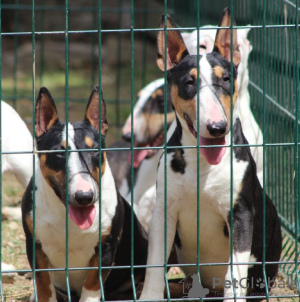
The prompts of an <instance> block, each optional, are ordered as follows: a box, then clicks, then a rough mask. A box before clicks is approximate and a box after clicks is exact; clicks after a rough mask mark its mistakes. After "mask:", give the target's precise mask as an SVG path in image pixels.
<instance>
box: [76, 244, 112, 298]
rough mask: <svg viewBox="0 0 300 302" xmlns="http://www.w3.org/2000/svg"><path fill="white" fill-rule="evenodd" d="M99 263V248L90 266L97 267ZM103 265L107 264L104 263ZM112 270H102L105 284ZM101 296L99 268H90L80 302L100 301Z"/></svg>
mask: <svg viewBox="0 0 300 302" xmlns="http://www.w3.org/2000/svg"><path fill="white" fill-rule="evenodd" d="M98 265H99V252H98V248H96V249H95V254H94V255H93V257H92V259H91V261H90V267H97V266H98ZM102 265H105V264H103V263H102ZM109 273H110V270H104V271H103V272H102V283H103V284H104V283H105V281H106V279H107V277H108V275H109ZM100 298H101V288H100V280H99V270H98V269H93V270H90V271H89V273H88V275H87V278H86V280H85V282H84V284H83V287H82V292H81V297H80V300H79V302H92V301H100Z"/></svg>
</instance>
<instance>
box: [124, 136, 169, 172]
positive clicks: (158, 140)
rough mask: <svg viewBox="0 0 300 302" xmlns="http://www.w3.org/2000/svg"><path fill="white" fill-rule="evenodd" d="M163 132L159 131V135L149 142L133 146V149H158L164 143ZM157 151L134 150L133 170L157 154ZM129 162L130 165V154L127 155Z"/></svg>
mask: <svg viewBox="0 0 300 302" xmlns="http://www.w3.org/2000/svg"><path fill="white" fill-rule="evenodd" d="M164 133H165V132H164V131H163V130H162V131H160V132H159V134H158V135H157V136H156V137H155V138H154V139H153V140H152V141H150V142H148V143H146V144H135V145H134V146H135V147H144V148H148V147H158V146H160V145H162V144H163V143H164V137H165V136H164ZM157 151H158V150H153V149H152V150H142V149H141V150H134V156H133V166H134V167H135V168H138V167H139V166H140V164H141V162H142V161H143V160H144V159H145V158H147V159H149V158H151V157H152V156H153V155H154V154H156V153H157ZM129 162H130V163H131V153H129Z"/></svg>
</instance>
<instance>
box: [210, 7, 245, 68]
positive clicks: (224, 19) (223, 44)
mask: <svg viewBox="0 0 300 302" xmlns="http://www.w3.org/2000/svg"><path fill="white" fill-rule="evenodd" d="M230 25H231V12H230V9H229V8H225V9H224V11H223V13H222V16H221V19H220V22H219V25H218V26H219V27H230ZM233 26H236V24H235V22H233ZM231 47H232V62H233V64H234V65H235V66H238V65H239V63H240V61H241V54H240V51H239V48H238V43H237V29H236V28H234V29H233V30H232V41H231V29H230V28H225V29H222V28H219V29H218V30H217V34H216V40H215V45H214V50H213V51H216V52H218V53H220V55H221V56H222V57H223V58H226V59H227V60H228V61H229V62H231Z"/></svg>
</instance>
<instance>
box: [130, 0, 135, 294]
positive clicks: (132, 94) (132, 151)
mask: <svg viewBox="0 0 300 302" xmlns="http://www.w3.org/2000/svg"><path fill="white" fill-rule="evenodd" d="M130 13H131V18H130V59H131V68H130V70H131V85H130V114H131V124H130V133H131V140H130V150H131V154H130V157H131V167H130V178H131V179H130V186H131V195H130V205H131V215H132V214H133V213H132V209H133V205H134V166H133V162H134V115H133V109H134V61H133V58H134V45H133V41H134V31H133V29H134V19H133V13H134V1H133V0H130ZM130 219H131V228H130V230H131V231H132V230H133V228H132V222H133V218H132V217H131V218H130ZM132 246H133V245H132V242H131V247H130V250H131V251H132ZM131 256H132V253H131ZM130 261H131V260H130ZM133 291H134V293H133V295H134V298H135V299H136V293H135V289H134V290H133Z"/></svg>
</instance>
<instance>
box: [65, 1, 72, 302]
mask: <svg viewBox="0 0 300 302" xmlns="http://www.w3.org/2000/svg"><path fill="white" fill-rule="evenodd" d="M65 6H66V7H65V85H66V88H65V100H66V101H65V109H66V167H65V169H66V184H67V190H66V267H65V270H66V287H67V295H68V300H69V301H71V292H70V282H69V187H68V184H69V181H68V179H69V0H66V1H65Z"/></svg>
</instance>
